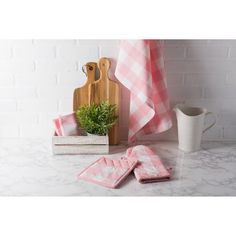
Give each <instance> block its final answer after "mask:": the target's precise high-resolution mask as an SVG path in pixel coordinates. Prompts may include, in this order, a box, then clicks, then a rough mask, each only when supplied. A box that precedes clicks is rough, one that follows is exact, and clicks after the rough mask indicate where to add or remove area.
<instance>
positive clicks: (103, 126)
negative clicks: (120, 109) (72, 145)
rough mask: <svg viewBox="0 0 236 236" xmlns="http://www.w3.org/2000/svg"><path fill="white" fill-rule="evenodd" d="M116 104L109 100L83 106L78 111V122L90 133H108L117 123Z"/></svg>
mask: <svg viewBox="0 0 236 236" xmlns="http://www.w3.org/2000/svg"><path fill="white" fill-rule="evenodd" d="M115 111H116V105H110V104H108V103H107V102H102V103H100V104H92V105H90V106H88V105H86V106H83V107H81V108H80V109H79V110H78V111H77V112H76V119H77V122H78V124H79V125H80V126H81V127H82V128H83V129H84V130H85V131H86V132H88V133H90V134H96V135H106V134H107V133H108V131H109V129H110V128H111V127H112V126H113V125H114V124H115V123H116V121H117V118H118V116H116V115H115Z"/></svg>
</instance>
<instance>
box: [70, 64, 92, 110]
mask: <svg viewBox="0 0 236 236" xmlns="http://www.w3.org/2000/svg"><path fill="white" fill-rule="evenodd" d="M85 67H86V75H87V81H86V83H85V85H84V86H83V87H81V88H77V89H75V90H74V95H73V111H77V110H78V109H79V108H80V107H81V106H84V105H88V104H89V85H90V84H91V83H93V82H94V81H95V76H96V69H97V63H95V62H88V63H87V64H86V65H85Z"/></svg>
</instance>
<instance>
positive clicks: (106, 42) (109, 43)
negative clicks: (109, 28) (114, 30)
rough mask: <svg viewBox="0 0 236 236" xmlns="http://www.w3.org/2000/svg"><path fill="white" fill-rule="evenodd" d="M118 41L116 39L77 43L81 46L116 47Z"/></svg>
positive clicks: (80, 40) (82, 40)
mask: <svg viewBox="0 0 236 236" xmlns="http://www.w3.org/2000/svg"><path fill="white" fill-rule="evenodd" d="M119 42H120V40H116V39H96V40H95V39H89V40H88V39H79V40H77V43H78V44H79V45H81V46H116V47H117V46H118V45H119Z"/></svg>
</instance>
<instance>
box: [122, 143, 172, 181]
mask: <svg viewBox="0 0 236 236" xmlns="http://www.w3.org/2000/svg"><path fill="white" fill-rule="evenodd" d="M123 159H124V160H130V161H131V160H136V161H138V164H137V165H136V167H135V169H134V175H135V177H136V179H137V180H138V181H139V182H140V183H152V182H160V181H165V180H169V179H170V173H169V171H168V170H167V169H166V168H165V167H164V165H163V164H162V161H161V159H160V158H159V156H158V155H157V154H155V153H154V152H153V151H152V150H151V149H150V148H149V147H147V146H144V145H138V146H135V147H131V148H129V149H127V151H126V154H125V157H124V158H123Z"/></svg>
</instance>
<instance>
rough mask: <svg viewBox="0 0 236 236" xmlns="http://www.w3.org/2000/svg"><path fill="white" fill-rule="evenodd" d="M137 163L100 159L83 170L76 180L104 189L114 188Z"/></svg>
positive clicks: (133, 161) (134, 161)
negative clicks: (100, 186)
mask: <svg viewBox="0 0 236 236" xmlns="http://www.w3.org/2000/svg"><path fill="white" fill-rule="evenodd" d="M137 163H138V162H137V161H136V160H112V159H109V158H106V157H102V158H100V159H98V160H97V161H95V162H94V163H93V164H91V165H90V166H88V167H87V168H86V169H85V170H83V171H82V173H80V174H79V175H78V178H79V179H82V180H86V181H89V182H92V183H95V184H99V185H102V186H104V187H108V188H116V187H118V185H119V184H120V183H121V182H122V181H123V180H124V179H125V178H126V177H127V176H128V175H129V173H130V172H131V171H132V170H133V169H134V167H135V166H136V164H137Z"/></svg>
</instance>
